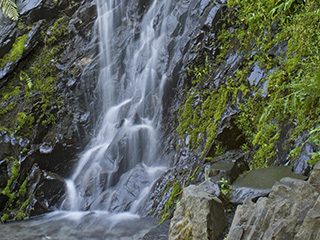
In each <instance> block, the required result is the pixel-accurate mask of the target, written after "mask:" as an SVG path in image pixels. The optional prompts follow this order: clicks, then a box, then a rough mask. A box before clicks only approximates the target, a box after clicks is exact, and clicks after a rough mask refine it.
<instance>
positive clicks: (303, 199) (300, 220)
mask: <svg viewBox="0 0 320 240" xmlns="http://www.w3.org/2000/svg"><path fill="white" fill-rule="evenodd" d="M319 192H320V191H319V189H318V188H316V187H314V186H313V185H311V184H310V183H308V182H306V181H302V180H299V179H293V178H283V179H281V180H280V182H278V183H276V184H275V185H274V186H273V188H272V190H271V193H270V195H269V197H268V198H266V197H262V198H259V199H258V201H257V202H253V201H252V200H251V199H249V198H247V199H246V200H245V201H244V203H243V205H240V206H238V208H237V210H236V213H235V217H234V220H233V223H232V226H231V229H230V232H229V235H228V240H237V239H241V240H245V239H294V237H295V236H296V234H297V233H298V231H299V228H300V226H302V224H307V222H308V220H305V218H306V216H307V214H308V215H309V219H311V218H314V216H315V215H316V214H314V213H317V212H318V210H319V209H318V207H317V205H316V206H315V207H314V211H313V212H311V213H308V212H309V210H310V209H311V208H313V206H314V205H315V203H316V201H317V199H318V198H319ZM304 221H305V223H304ZM316 225H317V223H315V226H316ZM315 226H314V225H309V228H310V229H313V228H314V227H315ZM302 229H303V228H301V231H303V230H302ZM300 239H301V238H300ZM303 239H316V238H303Z"/></svg>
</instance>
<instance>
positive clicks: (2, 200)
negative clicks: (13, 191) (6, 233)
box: [0, 193, 9, 211]
mask: <svg viewBox="0 0 320 240" xmlns="http://www.w3.org/2000/svg"><path fill="white" fill-rule="evenodd" d="M8 200H9V197H8V196H7V195H4V194H2V193H0V211H2V210H3V209H4V208H5V206H6V203H7V201H8Z"/></svg>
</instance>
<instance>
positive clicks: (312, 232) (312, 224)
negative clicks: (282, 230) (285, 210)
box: [294, 197, 320, 240]
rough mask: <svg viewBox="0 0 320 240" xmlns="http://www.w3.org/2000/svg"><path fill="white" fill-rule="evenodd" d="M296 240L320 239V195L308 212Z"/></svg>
mask: <svg viewBox="0 0 320 240" xmlns="http://www.w3.org/2000/svg"><path fill="white" fill-rule="evenodd" d="M294 239H295V240H313V239H320V197H318V199H317V201H316V203H315V205H314V206H313V208H312V209H310V211H309V212H308V214H307V216H306V218H305V219H304V221H303V224H302V226H301V227H300V229H299V232H298V233H297V235H296V236H295V238H294Z"/></svg>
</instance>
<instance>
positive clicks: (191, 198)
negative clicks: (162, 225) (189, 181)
mask: <svg viewBox="0 0 320 240" xmlns="http://www.w3.org/2000/svg"><path fill="white" fill-rule="evenodd" d="M219 195H220V189H219V186H218V185H217V184H215V183H214V182H213V181H212V180H211V179H208V180H206V181H205V182H203V183H202V184H200V185H199V186H196V185H190V186H189V187H187V188H185V189H184V190H183V196H182V199H181V201H180V202H179V203H178V204H177V209H176V211H175V212H174V216H173V218H172V219H171V224H170V231H169V240H177V239H184V240H187V239H197V240H202V239H203V240H208V239H210V240H214V239H217V238H218V237H219V235H220V234H221V233H222V231H223V230H224V228H225V227H226V226H227V220H226V216H225V212H224V209H223V205H222V202H221V200H220V199H219V198H218V196H219Z"/></svg>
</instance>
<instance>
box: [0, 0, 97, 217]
mask: <svg viewBox="0 0 320 240" xmlns="http://www.w3.org/2000/svg"><path fill="white" fill-rule="evenodd" d="M17 6H18V9H19V13H20V17H19V20H18V21H16V22H11V21H10V20H8V19H5V18H3V22H1V28H0V29H1V30H0V32H1V34H0V35H1V38H0V57H2V59H1V60H2V61H1V66H0V94H1V103H0V105H1V107H2V111H1V112H0V115H1V117H0V130H1V132H0V169H1V175H0V180H1V181H0V188H1V189H2V192H3V196H6V197H1V208H0V209H1V211H2V212H1V216H2V217H3V218H2V220H6V219H7V218H11V219H22V218H24V217H26V216H27V215H29V214H30V215H34V214H41V213H44V212H47V211H49V210H50V209H51V208H52V207H53V206H54V205H56V204H57V203H58V202H59V201H62V200H63V194H64V180H63V178H65V177H68V176H69V175H70V170H71V169H72V167H73V165H74V163H75V160H76V159H77V154H78V153H79V152H80V151H81V150H82V149H83V148H84V146H85V145H86V143H88V141H89V140H90V137H91V135H93V134H94V130H93V129H94V124H93V123H95V122H96V119H97V116H96V115H94V113H95V112H97V111H95V110H96V108H97V102H98V101H97V99H98V97H97V92H96V90H95V86H96V81H97V69H98V61H97V59H98V47H97V43H98V39H97V35H96V34H95V29H94V22H95V19H96V6H95V3H94V1H49V0H43V1H18V2H17ZM26 34H27V35H26ZM23 36H26V39H25V42H24V44H23V45H24V46H22V47H21V49H20V52H19V51H18V53H19V54H17V53H16V54H14V53H13V51H15V50H14V49H17V46H18V45H19V42H22V41H23V40H24V38H22V37H23ZM14 55H17V56H16V57H12V56H14ZM12 89H16V90H17V89H18V90H17V92H18V93H17V92H16V93H14V91H13V90H12ZM10 103H11V104H12V105H11V106H12V107H10ZM14 164H15V166H16V167H13V165H14ZM25 182H26V183H25ZM24 183H25V184H24ZM1 196H2V195H1Z"/></svg>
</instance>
